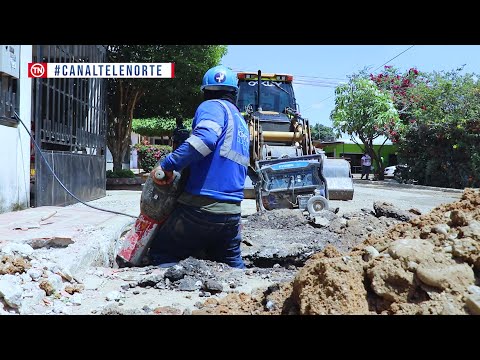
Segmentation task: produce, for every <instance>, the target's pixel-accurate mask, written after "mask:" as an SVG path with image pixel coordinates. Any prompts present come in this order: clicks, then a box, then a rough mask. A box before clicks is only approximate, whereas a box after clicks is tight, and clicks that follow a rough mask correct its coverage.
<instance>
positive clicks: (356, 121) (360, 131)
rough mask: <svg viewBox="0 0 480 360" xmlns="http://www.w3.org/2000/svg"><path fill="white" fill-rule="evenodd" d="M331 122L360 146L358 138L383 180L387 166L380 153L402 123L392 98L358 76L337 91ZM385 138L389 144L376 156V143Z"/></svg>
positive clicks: (378, 175)
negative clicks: (380, 138)
mask: <svg viewBox="0 0 480 360" xmlns="http://www.w3.org/2000/svg"><path fill="white" fill-rule="evenodd" d="M330 118H331V119H332V121H333V127H334V128H335V129H336V130H337V132H339V133H347V134H348V135H350V137H351V139H352V141H353V142H355V143H357V144H358V142H357V140H356V137H355V136H358V138H359V139H360V140H361V142H362V145H363V149H364V151H366V152H367V153H368V154H370V156H371V157H372V159H373V161H374V162H375V163H376V165H377V166H376V167H375V168H376V170H377V174H376V175H377V177H378V178H379V179H383V178H384V175H383V171H384V164H383V163H382V161H381V157H380V152H381V149H382V147H383V145H384V144H385V143H386V141H387V140H388V139H389V137H391V136H395V135H396V132H395V131H394V130H392V129H394V128H395V126H396V124H397V122H398V121H399V115H398V112H397V110H396V109H395V106H394V104H393V101H392V98H391V95H390V94H389V93H388V92H386V91H382V90H380V89H378V87H377V86H376V85H375V83H374V82H373V81H372V80H370V79H366V78H364V77H361V76H358V75H354V76H352V77H350V79H349V82H348V84H344V85H340V86H338V87H337V88H336V89H335V108H334V110H333V111H332V113H331V114H330ZM381 136H385V140H384V142H383V143H382V145H381V146H380V148H379V149H378V152H375V151H374V148H373V141H374V140H375V139H377V138H379V137H381ZM358 145H360V144H358ZM362 145H360V146H361V147H362Z"/></svg>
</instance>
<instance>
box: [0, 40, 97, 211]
mask: <svg viewBox="0 0 480 360" xmlns="http://www.w3.org/2000/svg"><path fill="white" fill-rule="evenodd" d="M105 60H106V49H105V48H104V47H103V46H98V45H0V153H1V154H2V155H1V159H2V162H1V165H2V171H0V212H7V211H11V210H18V209H22V208H27V207H29V206H44V205H68V204H72V203H74V202H76V200H74V199H73V198H72V197H71V196H70V195H68V194H67V193H66V192H65V191H64V190H63V188H62V187H61V186H60V185H59V184H58V183H57V182H56V181H55V180H54V178H53V176H52V174H51V173H50V170H49V169H48V167H47V166H46V164H45V162H44V160H43V159H42V157H41V156H40V153H38V152H37V151H34V150H33V147H32V144H33V143H32V142H31V140H30V136H29V135H28V133H27V131H26V130H25V128H24V127H23V126H22V125H21V124H18V123H17V122H16V120H15V117H14V112H15V111H16V112H17V113H18V114H19V116H20V119H21V120H22V121H23V123H24V124H25V126H26V127H27V129H28V130H29V131H30V130H31V131H32V133H33V135H34V137H35V140H36V142H37V143H38V145H39V147H40V149H41V153H42V154H43V155H44V156H45V157H46V158H47V160H48V161H49V164H50V166H51V167H52V168H54V170H55V173H56V175H57V176H58V177H59V178H60V180H61V181H62V182H63V183H64V184H65V186H66V187H67V188H68V189H69V190H71V191H72V192H73V193H74V194H75V195H77V196H78V197H79V198H81V199H82V200H85V201H89V200H92V199H95V198H99V197H102V196H105V194H106V191H105V188H106V181H105V150H106V145H105V143H106V142H105V134H106V102H105V101H106V96H105V95H106V87H105V86H104V82H103V79H73V78H72V79H70V78H69V79H49V78H33V79H31V78H29V77H28V64H29V63H31V62H63V63H67V62H105ZM31 175H32V176H31Z"/></svg>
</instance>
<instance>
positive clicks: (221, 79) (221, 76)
mask: <svg viewBox="0 0 480 360" xmlns="http://www.w3.org/2000/svg"><path fill="white" fill-rule="evenodd" d="M200 89H201V90H202V91H203V90H230V91H237V90H238V86H237V76H236V75H235V73H234V72H233V71H232V70H230V69H229V68H227V67H225V66H223V65H218V66H215V67H213V68H210V69H208V70H207V72H206V73H205V75H204V76H203V81H202V86H201V87H200Z"/></svg>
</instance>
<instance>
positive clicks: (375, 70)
mask: <svg viewBox="0 0 480 360" xmlns="http://www.w3.org/2000/svg"><path fill="white" fill-rule="evenodd" d="M414 46H415V45H412V46H410V47H409V48H407V49H406V50H403V51H402V52H401V53H400V54H398V55H397V56H395V57H393V58H391V59H390V60H388V61H387V62H386V63H385V64H382V65H380V66H379V67H377V68H376V69H375V70H373V71H374V72H375V71H377V70H378V69H380V68H381V67H382V66H384V65H387V64H388V63H389V62H390V61H392V60H394V59H396V58H397V57H399V56H400V55H402V54H403V53H404V52H406V51H408V50H410V49H411V48H412V47H414Z"/></svg>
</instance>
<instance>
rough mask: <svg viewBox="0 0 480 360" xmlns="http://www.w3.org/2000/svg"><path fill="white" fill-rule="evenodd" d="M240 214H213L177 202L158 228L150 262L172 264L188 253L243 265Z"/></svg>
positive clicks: (235, 265)
mask: <svg viewBox="0 0 480 360" xmlns="http://www.w3.org/2000/svg"><path fill="white" fill-rule="evenodd" d="M240 227H241V222H240V214H236V215H229V214H213V213H209V212H206V211H201V210H200V209H199V208H196V207H191V206H187V205H183V204H178V206H177V208H176V209H175V210H174V211H173V212H172V214H171V215H170V216H169V218H168V219H167V221H165V223H164V224H163V225H162V227H161V228H160V229H159V230H158V232H157V235H156V236H155V239H154V240H153V243H152V246H151V247H150V259H151V261H152V263H153V264H154V265H164V266H165V265H173V264H174V263H177V262H178V261H180V260H182V259H185V258H187V257H189V256H193V257H196V258H203V259H207V260H212V261H218V262H223V263H226V264H228V265H230V266H231V267H235V268H240V269H244V268H245V264H244V262H243V260H242V257H241V252H240V244H241V242H242V235H241V229H240Z"/></svg>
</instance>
